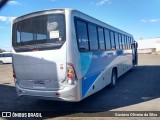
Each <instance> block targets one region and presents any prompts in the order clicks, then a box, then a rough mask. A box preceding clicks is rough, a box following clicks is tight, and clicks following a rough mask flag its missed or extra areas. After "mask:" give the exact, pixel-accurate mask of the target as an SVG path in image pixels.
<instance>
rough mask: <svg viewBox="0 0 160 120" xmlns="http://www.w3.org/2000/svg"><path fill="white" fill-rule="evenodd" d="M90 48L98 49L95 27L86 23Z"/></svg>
mask: <svg viewBox="0 0 160 120" xmlns="http://www.w3.org/2000/svg"><path fill="white" fill-rule="evenodd" d="M88 35H89V43H90V50H98V40H97V29H96V26H95V25H93V24H88Z"/></svg>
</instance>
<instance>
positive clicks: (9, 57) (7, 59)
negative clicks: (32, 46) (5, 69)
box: [0, 52, 12, 65]
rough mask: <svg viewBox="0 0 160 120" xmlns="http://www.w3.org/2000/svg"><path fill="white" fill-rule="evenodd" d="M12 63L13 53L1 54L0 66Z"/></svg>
mask: <svg viewBox="0 0 160 120" xmlns="http://www.w3.org/2000/svg"><path fill="white" fill-rule="evenodd" d="M6 63H12V55H11V52H3V53H0V65H2V64H6Z"/></svg>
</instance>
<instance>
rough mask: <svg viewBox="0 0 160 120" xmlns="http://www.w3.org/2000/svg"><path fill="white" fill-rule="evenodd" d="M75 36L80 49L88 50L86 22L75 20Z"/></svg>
mask: <svg viewBox="0 0 160 120" xmlns="http://www.w3.org/2000/svg"><path fill="white" fill-rule="evenodd" d="M77 37H78V45H79V49H80V50H88V49H89V48H88V36H87V24H86V22H83V21H79V20H77Z"/></svg>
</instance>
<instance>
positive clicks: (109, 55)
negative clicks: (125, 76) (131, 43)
mask: <svg viewBox="0 0 160 120" xmlns="http://www.w3.org/2000/svg"><path fill="white" fill-rule="evenodd" d="M123 54H124V51H123V50H117V51H110V52H107V51H105V52H85V53H81V54H80V58H81V75H82V77H83V78H85V77H86V79H85V80H82V97H84V95H85V94H86V93H87V91H88V90H89V88H90V87H91V86H92V84H93V83H94V81H95V80H96V79H97V77H98V76H99V75H100V72H98V71H101V70H103V69H105V67H107V66H108V65H109V64H110V63H111V61H113V60H114V59H115V58H116V57H117V56H118V55H123ZM97 72H98V73H97Z"/></svg>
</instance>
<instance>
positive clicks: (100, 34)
mask: <svg viewBox="0 0 160 120" xmlns="http://www.w3.org/2000/svg"><path fill="white" fill-rule="evenodd" d="M98 39H99V47H100V50H105V44H104V33H103V28H99V27H98Z"/></svg>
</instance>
